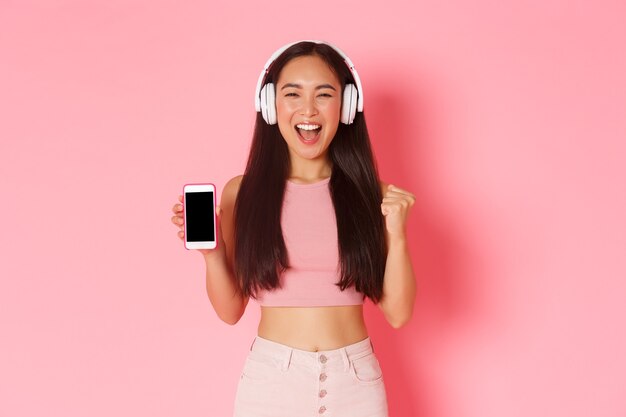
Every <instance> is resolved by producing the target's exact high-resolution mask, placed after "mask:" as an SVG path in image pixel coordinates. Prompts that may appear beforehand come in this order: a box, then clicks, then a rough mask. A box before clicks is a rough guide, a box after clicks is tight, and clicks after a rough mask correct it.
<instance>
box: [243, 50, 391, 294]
mask: <svg viewBox="0 0 626 417" xmlns="http://www.w3.org/2000/svg"><path fill="white" fill-rule="evenodd" d="M305 55H315V56H318V57H320V58H321V59H322V60H324V61H325V62H326V63H327V64H328V65H329V66H330V67H331V69H333V70H334V72H335V74H336V75H337V77H338V78H339V81H340V82H341V89H342V92H343V89H344V86H345V85H346V83H353V84H354V78H353V76H352V73H351V72H350V70H349V69H348V67H347V66H346V64H345V62H344V60H343V58H342V57H341V56H340V55H339V54H338V53H337V52H336V51H335V50H334V49H333V48H332V47H330V46H328V45H326V44H318V43H314V42H300V43H297V44H295V45H292V46H291V47H289V48H288V49H286V50H285V51H284V52H283V53H282V54H281V55H280V56H279V57H278V58H277V59H276V60H275V61H274V62H273V63H272V65H271V67H270V69H269V72H268V74H267V76H266V79H265V82H273V83H274V85H276V82H277V80H278V76H279V74H280V71H281V70H282V68H283V67H284V66H285V65H286V64H287V62H289V61H290V60H291V59H293V58H296V57H298V56H305ZM328 155H329V159H330V161H331V164H332V174H331V177H330V182H329V189H330V193H331V197H332V201H333V205H334V207H335V217H336V219H337V236H338V240H339V242H338V246H339V262H340V265H341V278H340V280H339V282H337V283H336V285H338V286H339V288H340V289H341V290H342V291H343V290H344V289H346V288H348V287H350V286H352V285H354V286H355V289H356V290H357V291H359V292H361V293H363V294H365V296H367V297H369V298H370V299H371V300H372V301H373V302H374V303H378V302H379V301H380V299H381V297H382V292H383V276H384V272H385V262H386V256H387V245H386V243H385V235H384V231H385V225H384V220H383V216H382V213H381V211H380V204H381V202H382V194H381V190H380V185H379V179H378V172H377V169H376V162H375V160H374V156H373V154H372V149H371V144H370V139H369V134H368V132H367V126H366V124H365V118H364V115H363V113H357V114H356V116H355V119H354V122H353V123H352V124H350V125H345V124H342V123H340V124H339V127H338V129H337V133H336V134H335V137H334V138H333V140H332V142H331V144H330V145H329V147H328ZM289 164H290V159H289V151H288V147H287V144H286V143H285V140H284V139H283V138H282V136H281V134H280V131H279V129H278V125H268V124H267V123H266V122H265V121H264V120H263V118H262V116H261V113H258V114H257V118H256V123H255V127H254V134H253V137H252V145H251V148H250V155H249V157H248V163H247V165H246V169H245V172H244V175H243V179H242V181H241V185H240V187H239V192H238V195H237V200H236V202H235V215H234V216H235V248H234V249H235V251H234V252H235V255H234V257H235V275H236V276H237V277H238V280H239V285H240V287H241V291H242V293H243V294H244V296H252V297H253V298H255V299H256V298H257V292H258V291H259V290H260V289H265V290H272V289H274V288H277V287H280V286H281V283H280V278H279V277H280V273H281V272H283V271H284V270H285V269H287V268H289V258H288V253H287V248H286V246H285V241H284V239H283V234H282V229H281V222H280V220H281V208H282V203H283V198H284V194H285V187H286V181H287V178H288V176H289V167H290V165H289Z"/></svg>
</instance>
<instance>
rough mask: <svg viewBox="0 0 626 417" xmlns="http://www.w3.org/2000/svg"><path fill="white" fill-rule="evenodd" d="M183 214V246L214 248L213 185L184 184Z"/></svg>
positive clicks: (215, 242) (215, 233)
mask: <svg viewBox="0 0 626 417" xmlns="http://www.w3.org/2000/svg"><path fill="white" fill-rule="evenodd" d="M183 208H184V210H183V211H184V215H185V248H187V249H215V248H216V247H217V229H216V227H215V224H216V222H215V185H213V184H185V186H184V187H183Z"/></svg>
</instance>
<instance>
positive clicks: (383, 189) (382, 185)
mask: <svg viewBox="0 0 626 417" xmlns="http://www.w3.org/2000/svg"><path fill="white" fill-rule="evenodd" d="M378 184H380V192H381V194H382V195H383V196H384V195H385V193H386V192H387V187H389V184H388V183H386V182H385V181H383V180H379V181H378Z"/></svg>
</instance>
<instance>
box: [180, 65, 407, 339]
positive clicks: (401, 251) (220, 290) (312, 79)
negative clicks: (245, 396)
mask: <svg viewBox="0 0 626 417" xmlns="http://www.w3.org/2000/svg"><path fill="white" fill-rule="evenodd" d="M276 111H277V119H278V127H279V130H280V132H281V134H282V136H283V139H284V140H285V142H286V143H287V145H288V147H289V155H290V161H291V164H290V169H291V171H290V176H289V179H290V180H291V181H293V182H296V183H302V184H306V183H312V182H318V181H321V180H323V179H325V178H328V177H329V176H330V175H331V171H332V166H331V163H330V161H329V158H328V146H329V145H330V143H331V142H332V140H333V138H334V136H335V133H336V131H337V127H338V125H339V119H340V111H341V84H340V82H339V80H338V78H337V76H336V74H335V73H334V72H333V71H332V69H331V68H330V67H329V66H328V65H327V64H326V63H325V62H324V61H323V60H322V59H321V58H319V57H316V56H303V57H298V58H295V59H293V60H291V61H290V62H289V63H287V64H286V65H285V66H284V68H283V70H282V71H281V73H280V76H279V78H278V81H277V83H276ZM298 123H314V124H320V125H321V126H322V129H321V132H320V138H319V140H317V141H316V142H315V143H314V144H309V143H304V142H303V141H302V140H300V139H299V137H298V135H297V132H296V130H295V125H296V124H298ZM241 178H242V176H237V177H234V178H232V179H231V180H230V181H228V183H227V184H226V185H225V187H224V190H223V192H222V200H221V203H220V206H218V209H217V213H218V219H219V220H218V228H219V229H218V239H219V240H218V247H217V249H214V250H207V249H202V250H198V251H199V252H201V253H202V254H203V256H204V258H205V261H206V262H207V271H209V269H211V270H223V271H224V272H223V275H220V276H228V277H229V278H228V279H224V280H222V281H219V282H218V280H217V279H216V278H210V277H209V273H208V272H207V291H208V293H209V298H210V299H211V302H212V304H213V307H214V308H215V310H216V311H217V312H218V315H219V314H222V315H220V317H221V318H222V319H223V320H224V321H227V322H229V323H231V324H234V323H236V322H237V321H238V320H239V318H240V317H241V315H243V312H244V311H245V307H246V305H247V303H248V301H249V300H248V299H247V298H244V297H242V296H241V295H240V294H239V293H238V290H237V288H236V287H235V284H234V282H235V280H234V278H233V277H232V275H229V274H231V273H230V272H229V271H232V270H233V265H234V264H233V251H232V248H233V246H234V233H233V226H234V225H233V207H234V202H235V199H236V197H237V192H238V190H239V184H240V183H241ZM381 191H382V194H383V201H381V212H382V214H383V215H384V216H385V226H386V240H387V244H388V246H389V248H390V249H389V253H388V257H387V269H386V271H385V281H384V286H383V299H382V300H381V302H380V303H379V304H378V306H379V308H380V309H381V310H382V311H383V313H384V314H385V317H386V318H387V320H388V321H389V323H390V324H391V325H392V326H393V327H395V328H399V327H400V326H402V325H404V324H405V323H406V322H408V320H409V318H410V316H411V312H412V309H413V302H414V299H415V279H414V276H413V270H412V266H411V262H410V258H409V255H408V248H407V244H406V220H407V217H408V212H409V210H410V208H411V206H413V204H414V203H415V196H413V194H411V193H409V192H408V191H406V190H403V189H401V188H398V187H395V186H393V185H388V184H386V183H384V182H381ZM179 201H180V202H181V203H182V201H183V200H182V196H179ZM172 211H173V213H174V216H172V222H173V223H174V224H175V225H177V226H178V227H179V228H180V230H179V232H178V237H179V238H180V239H181V240H182V239H184V232H183V231H184V223H183V206H182V204H175V205H174V207H173V208H172ZM224 248H225V249H224ZM212 276H213V277H215V276H218V273H215V274H214V275H212ZM233 306H236V307H233ZM227 310H228V313H221V312H223V311H227ZM258 335H259V336H261V337H263V338H266V339H269V340H274V341H276V342H278V343H282V344H285V345H289V346H292V347H294V348H297V349H302V350H307V351H318V350H330V349H337V348H340V347H342V346H346V345H349V344H352V343H356V342H358V341H361V340H363V339H365V338H366V337H367V336H368V333H367V328H366V326H365V321H364V318H363V306H362V305H354V306H332V307H261V320H260V322H259V326H258Z"/></svg>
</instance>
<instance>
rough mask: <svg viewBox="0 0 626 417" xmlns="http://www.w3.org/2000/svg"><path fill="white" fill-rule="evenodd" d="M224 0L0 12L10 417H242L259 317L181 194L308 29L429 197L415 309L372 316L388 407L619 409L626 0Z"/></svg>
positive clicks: (503, 412)
mask: <svg viewBox="0 0 626 417" xmlns="http://www.w3.org/2000/svg"><path fill="white" fill-rule="evenodd" d="M210 3H211V2H209V1H205V2H199V1H187V2H176V3H174V2H167V1H162V0H161V1H154V0H152V1H138V0H137V1H121V0H117V1H91V2H85V1H70V0H67V1H62V0H57V1H54V2H52V1H47V2H44V1H39V2H37V1H34V0H29V1H25V0H20V1H3V2H2V3H1V4H0V178H1V180H0V193H1V196H2V204H0V215H1V218H2V219H3V221H4V225H3V231H2V233H1V234H0V256H1V257H2V260H1V262H0V416H3V417H4V416H7V417H21V416H64V417H74V416H76V417H78V416H81V417H82V416H90V417H99V416H111V415H115V416H151V417H158V416H164V417H165V416H167V417H170V416H188V417H191V416H218V417H227V416H229V415H230V413H231V411H232V403H233V399H234V394H235V388H236V384H237V378H238V376H239V371H240V369H241V366H242V364H243V359H244V357H245V354H246V351H247V349H248V348H249V345H250V342H251V341H252V337H253V336H254V334H255V331H256V323H257V320H258V317H259V308H258V305H257V304H255V303H253V302H251V303H250V304H249V307H248V311H246V314H245V315H244V317H243V318H242V320H241V321H240V322H239V323H238V324H237V325H236V326H234V327H231V326H228V325H226V324H224V323H222V322H221V321H220V320H219V319H218V318H217V317H216V315H215V313H214V311H213V310H212V308H211V305H210V304H209V301H208V298H207V296H206V294H205V288H204V264H203V262H202V259H201V257H200V255H199V254H198V253H196V252H191V251H186V250H185V249H184V248H183V246H182V243H181V242H180V241H179V240H178V238H177V237H176V228H175V227H174V226H173V225H172V224H171V223H170V220H169V219H170V215H171V213H170V208H171V206H172V205H173V204H174V203H175V202H176V196H177V195H178V194H179V192H180V191H181V187H182V185H183V184H184V183H186V182H196V181H197V182H199V181H212V182H214V183H215V184H216V185H217V186H218V187H219V190H221V187H223V185H224V183H225V182H226V181H227V180H228V179H229V178H230V177H232V176H234V175H236V174H239V173H241V172H242V169H243V167H244V163H245V158H246V156H247V150H248V146H249V140H250V135H251V131H252V123H253V118H254V106H253V93H254V87H255V83H256V79H257V76H258V74H259V71H260V70H261V67H262V65H263V63H265V60H266V59H267V58H268V56H269V55H270V54H271V53H272V52H273V51H274V50H275V49H277V48H278V47H279V46H281V45H283V44H284V43H287V42H290V41H294V40H298V39H307V38H313V39H326V40H330V41H332V42H334V43H336V44H337V45H338V46H340V47H341V48H342V49H343V50H344V51H345V52H346V53H347V54H348V55H349V56H350V57H351V58H352V60H353V61H354V62H355V64H356V65H357V68H358V70H359V73H360V75H361V78H362V81H363V86H364V91H365V108H366V116H367V118H368V122H369V125H370V128H371V133H372V138H373V141H374V146H375V151H376V153H377V156H378V161H379V165H380V171H381V173H382V177H383V179H385V180H387V181H389V182H393V183H394V184H397V185H399V186H401V187H404V188H407V189H409V190H411V191H413V192H414V193H415V194H416V195H418V202H417V204H416V205H415V207H414V210H413V214H412V217H411V220H410V221H411V223H410V225H409V226H410V229H411V232H412V236H411V237H412V241H411V245H412V253H413V257H414V263H415V266H416V272H417V276H418V281H419V282H418V287H419V295H418V300H417V303H416V310H415V316H414V319H413V321H412V322H411V323H410V324H409V325H408V326H406V327H404V328H402V329H400V330H394V329H392V328H391V327H390V326H388V325H387V324H386V322H385V321H384V319H383V318H382V316H381V314H380V313H379V312H378V310H377V309H375V307H373V306H372V305H371V304H367V306H366V307H367V309H366V313H367V317H366V318H367V321H368V324H369V329H370V333H371V336H372V339H373V340H374V343H375V346H376V349H377V351H378V352H379V355H380V358H381V363H382V367H383V370H384V372H385V373H386V381H387V388H388V396H389V402H390V410H391V414H392V416H394V417H412V416H418V417H502V416H506V417H522V416H523V417H527V416H537V417H542V416H568V417H590V416H592V417H609V416H611V417H613V416H615V417H617V416H624V415H626V400H625V399H624V393H625V392H626V359H625V358H626V355H625V354H624V353H625V352H626V331H625V325H624V317H625V316H626V303H625V299H626V297H625V296H626V283H625V278H626V256H624V254H625V253H626V218H625V216H624V213H625V212H626V192H625V191H626V187H625V186H624V182H625V181H624V180H625V179H626V169H625V168H624V165H625V164H624V162H626V145H625V144H624V139H625V138H626V118H625V117H624V116H625V115H626V81H625V80H626V78H625V77H624V74H626V54H624V44H625V43H626V25H624V16H625V15H626V6H625V5H624V2H618V1H608V0H605V1H598V2H594V6H592V5H591V2H571V1H565V0H559V1H557V0H554V1H517V2H494V1H453V2H438V1H433V2H408V1H407V2H404V3H402V2H396V1H386V2H384V5H385V7H384V8H381V6H380V5H379V4H377V3H376V2H337V1H328V0H321V1H319V2H317V3H307V4H306V5H296V4H294V3H293V2H287V1H282V0H281V1H275V2H272V3H271V4H272V6H271V7H270V6H268V5H267V4H266V3H262V2H261V3H259V2H250V3H248V4H246V5H245V6H244V5H241V4H228V3H227V2H225V1H223V2H213V3H216V4H210ZM217 3H219V4H217Z"/></svg>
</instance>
